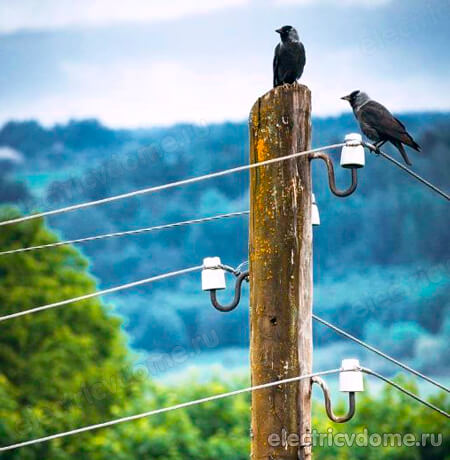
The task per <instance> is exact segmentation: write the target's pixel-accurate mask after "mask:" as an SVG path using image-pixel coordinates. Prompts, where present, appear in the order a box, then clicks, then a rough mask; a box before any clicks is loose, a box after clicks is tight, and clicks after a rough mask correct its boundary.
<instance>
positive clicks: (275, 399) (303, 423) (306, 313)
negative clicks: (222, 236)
mask: <svg viewBox="0 0 450 460" xmlns="http://www.w3.org/2000/svg"><path fill="white" fill-rule="evenodd" d="M249 124H250V162H251V163H254V162H260V161H263V160H268V159H271V158H275V157H281V156H284V155H288V154H290V153H295V152H300V151H303V150H306V149H308V148H310V143H311V94H310V91H309V89H308V88H307V87H306V86H303V85H298V84H294V85H286V86H280V87H277V88H274V89H273V90H271V91H270V92H268V93H267V94H265V95H264V96H262V97H261V98H259V99H258V101H257V102H256V103H255V105H254V106H253V108H252V111H251V113H250V120H249ZM311 246H312V230H311V174H310V164H309V160H308V158H307V157H306V156H305V157H299V158H297V159H293V160H288V161H283V162H280V163H276V164H272V165H268V166H263V167H260V168H255V169H252V170H251V173H250V241H249V253H250V312H251V313H250V316H251V317H250V328H251V337H250V345H251V352H250V359H251V368H252V384H253V385H258V384H262V383H266V382H270V381H274V380H279V379H284V378H289V377H294V376H298V375H300V374H307V373H310V372H311V369H312V325H311V304H312V298H311V297H312V261H311V257H312V253H311V252H312V249H311ZM310 392H311V390H310V382H309V380H307V381H304V382H302V383H300V384H297V383H292V384H288V385H282V386H280V387H274V388H271V389H267V390H262V391H257V392H254V393H253V395H252V459H254V460H256V459H258V460H259V459H292V460H297V459H298V458H299V455H300V458H310V451H311V449H310V447H306V448H301V447H300V448H299V447H297V446H286V445H280V446H278V447H275V446H271V445H270V443H269V436H270V435H271V434H277V435H279V436H280V438H282V436H283V432H284V433H286V434H287V435H289V434H294V435H295V434H300V435H302V434H304V433H310V431H311V407H310V405H311V393H310ZM300 441H301V439H300ZM272 444H273V443H272ZM293 444H295V442H294V443H293ZM299 452H300V453H299Z"/></svg>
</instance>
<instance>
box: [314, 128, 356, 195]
mask: <svg viewBox="0 0 450 460" xmlns="http://www.w3.org/2000/svg"><path fill="white" fill-rule="evenodd" d="M345 142H346V144H345V146H344V147H343V148H342V152H341V163H340V164H341V166H342V167H343V168H347V169H351V171H352V173H351V174H352V183H351V185H350V186H349V187H348V188H347V189H345V190H339V189H338V188H337V187H336V177H335V173H334V165H333V161H332V160H331V158H330V157H329V155H327V154H326V153H322V152H317V153H312V154H311V155H310V156H309V158H310V160H322V161H324V162H325V164H326V166H327V171H328V184H329V186H330V190H331V192H332V193H333V194H334V195H336V196H338V197H341V198H342V197H347V196H350V195H351V194H352V193H353V192H354V191H355V190H356V187H357V186H358V173H357V170H358V169H359V168H362V167H363V166H364V165H365V156H364V147H363V145H362V137H361V135H360V134H356V133H353V134H347V136H345Z"/></svg>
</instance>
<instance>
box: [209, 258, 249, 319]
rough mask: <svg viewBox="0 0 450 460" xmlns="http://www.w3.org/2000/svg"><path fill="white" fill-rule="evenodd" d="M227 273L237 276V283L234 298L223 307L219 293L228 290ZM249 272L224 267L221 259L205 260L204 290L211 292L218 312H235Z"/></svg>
mask: <svg viewBox="0 0 450 460" xmlns="http://www.w3.org/2000/svg"><path fill="white" fill-rule="evenodd" d="M225 271H228V272H230V273H232V274H233V275H234V276H236V283H235V287H234V298H233V300H232V301H231V303H229V304H227V305H222V304H221V303H220V302H219V300H218V299H217V291H219V290H223V289H226V281H225ZM248 275H249V272H248V270H247V271H244V272H240V271H239V270H234V269H233V268H232V267H228V266H227V265H222V264H221V261H220V257H207V258H206V259H204V260H203V270H202V289H203V291H209V293H210V298H211V303H212V305H213V307H214V308H215V309H216V310H219V311H221V312H223V313H228V312H230V311H233V310H234V309H235V308H236V307H237V306H238V305H239V302H240V300H241V292H242V283H243V282H244V280H245V281H247V282H248Z"/></svg>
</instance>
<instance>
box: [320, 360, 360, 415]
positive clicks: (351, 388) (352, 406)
mask: <svg viewBox="0 0 450 460" xmlns="http://www.w3.org/2000/svg"><path fill="white" fill-rule="evenodd" d="M314 383H316V384H317V385H319V386H320V388H321V389H322V391H323V396H324V398H325V410H326V412H327V415H328V418H329V419H330V420H331V421H333V422H335V423H345V422H348V421H349V420H351V419H352V418H353V416H354V415H355V411H356V396H355V393H357V392H360V391H364V381H363V373H362V372H361V367H360V365H359V361H358V360H357V359H344V360H343V361H342V372H341V373H340V375H339V390H340V391H342V392H345V393H348V404H349V407H348V411H347V413H346V414H345V415H342V416H339V415H335V413H334V412H333V408H332V406H331V397H330V390H329V389H328V386H327V384H326V383H325V381H324V380H323V379H321V378H320V377H313V378H312V379H311V384H312V385H313V384H314Z"/></svg>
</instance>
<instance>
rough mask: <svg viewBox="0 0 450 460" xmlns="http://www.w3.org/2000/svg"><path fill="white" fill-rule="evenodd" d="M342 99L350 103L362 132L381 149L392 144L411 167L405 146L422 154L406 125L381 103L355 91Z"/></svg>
mask: <svg viewBox="0 0 450 460" xmlns="http://www.w3.org/2000/svg"><path fill="white" fill-rule="evenodd" d="M341 99H343V100H344V101H348V102H350V105H351V106H352V109H353V113H354V114H355V117H356V119H357V120H358V121H359V125H360V126H361V131H362V132H363V133H364V134H365V135H366V136H367V137H368V138H369V139H370V140H371V141H373V142H375V147H376V148H377V149H379V148H380V147H381V146H382V145H384V144H385V143H386V142H390V143H391V144H393V145H394V146H395V147H397V149H398V151H399V152H400V153H401V155H402V157H403V159H404V160H405V163H406V164H407V165H411V164H412V163H411V162H410V161H409V158H408V155H407V154H406V152H405V148H404V147H403V144H405V145H407V146H409V147H411V148H412V149H414V150H416V151H417V152H420V145H419V144H418V143H417V142H416V141H415V140H414V139H413V138H412V136H411V135H410V134H409V133H408V131H406V127H405V125H404V124H403V123H402V122H401V121H400V120H399V119H397V118H395V117H394V116H393V115H392V113H391V112H389V110H388V109H387V108H386V107H384V106H383V105H381V104H380V103H378V102H376V101H374V100H372V99H370V97H369V96H368V95H367V94H366V93H363V92H362V91H359V90H357V91H353V92H352V93H350V94H349V95H348V96H344V97H342V98H341Z"/></svg>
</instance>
